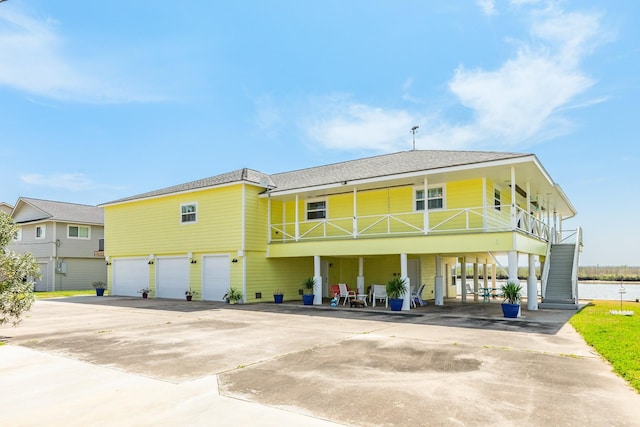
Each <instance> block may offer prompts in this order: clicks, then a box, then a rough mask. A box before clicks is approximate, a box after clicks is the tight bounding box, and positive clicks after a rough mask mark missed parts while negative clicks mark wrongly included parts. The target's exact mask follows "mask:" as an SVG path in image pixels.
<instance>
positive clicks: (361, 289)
mask: <svg viewBox="0 0 640 427" xmlns="http://www.w3.org/2000/svg"><path fill="white" fill-rule="evenodd" d="M356 287H357V288H358V294H360V295H364V258H362V257H360V258H358V277H357V278H356Z"/></svg>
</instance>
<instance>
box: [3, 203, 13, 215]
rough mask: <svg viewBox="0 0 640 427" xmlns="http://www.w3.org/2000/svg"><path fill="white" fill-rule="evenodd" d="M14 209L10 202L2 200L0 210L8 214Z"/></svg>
mask: <svg viewBox="0 0 640 427" xmlns="http://www.w3.org/2000/svg"><path fill="white" fill-rule="evenodd" d="M12 210H13V206H11V205H10V204H9V203H5V202H0V212H4V213H6V214H7V215H11V211H12Z"/></svg>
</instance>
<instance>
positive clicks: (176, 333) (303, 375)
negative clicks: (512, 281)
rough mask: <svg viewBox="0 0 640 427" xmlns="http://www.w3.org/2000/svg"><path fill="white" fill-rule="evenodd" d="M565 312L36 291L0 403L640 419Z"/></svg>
mask: <svg viewBox="0 0 640 427" xmlns="http://www.w3.org/2000/svg"><path fill="white" fill-rule="evenodd" d="M571 314H573V312H566V311H550V310H546V311H542V310H540V311H537V312H528V311H526V310H524V311H523V316H524V317H523V318H521V319H515V320H506V319H503V318H502V315H501V313H500V306H499V304H497V303H492V304H473V303H468V304H456V303H448V304H447V305H445V307H435V306H433V305H429V306H427V307H426V308H422V309H419V310H412V311H411V312H410V313H402V314H391V313H390V312H388V311H384V310H380V309H378V310H377V311H369V310H362V309H355V308H354V309H349V308H344V307H340V308H337V309H333V308H329V307H321V308H318V307H305V306H302V305H301V303H297V304H284V305H274V304H260V305H238V306H230V305H226V304H220V303H204V302H197V301H192V302H186V301H168V300H155V299H147V300H143V299H142V298H118V297H106V298H98V297H75V298H66V299H57V300H41V301H38V302H37V303H36V305H35V306H34V307H33V309H32V310H31V312H30V313H29V316H28V317H27V318H25V320H24V321H23V323H22V324H21V325H20V326H18V327H17V328H12V327H9V326H3V327H0V339H2V340H3V341H5V342H6V343H8V345H4V346H0V378H1V381H0V395H1V396H2V398H1V399H0V414H2V424H5V423H6V425H14V426H36V425H65V426H76V425H77V426H86V425H105V426H107V425H118V426H123V425H135V426H147V425H148V426H151V425H153V426H159V425H160V426H164V425H166V426H173V425H195V426H199V425H202V426H208V425H224V426H245V425H252V426H281V425H295V426H325V425H354V426H392V425H412V426H439V425H442V426H451V425H455V426H458V425H461V426H486V425H492V426H511V425H523V426H539V425H544V424H547V425H566V426H584V425H609V426H627V425H628V426H634V425H640V421H639V419H640V417H639V416H638V409H637V408H639V407H640V395H638V394H637V393H636V392H635V391H633V390H632V389H631V388H630V387H629V386H628V385H627V384H626V383H625V382H624V381H623V380H622V379H620V378H618V377H617V376H616V375H614V374H613V373H612V372H611V369H610V367H609V366H608V364H607V363H605V362H604V361H602V360H601V359H600V358H599V357H598V356H597V355H595V354H593V353H592V351H591V349H590V348H589V347H588V346H586V344H585V343H584V342H583V341H582V339H581V338H580V336H579V335H578V334H577V333H576V332H575V331H574V330H573V328H572V327H571V326H570V325H568V324H567V323H566V322H567V320H568V318H569V317H570V316H571Z"/></svg>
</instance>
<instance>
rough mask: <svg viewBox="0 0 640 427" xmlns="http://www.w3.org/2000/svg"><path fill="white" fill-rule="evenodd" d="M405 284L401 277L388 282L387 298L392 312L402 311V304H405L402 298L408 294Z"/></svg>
mask: <svg viewBox="0 0 640 427" xmlns="http://www.w3.org/2000/svg"><path fill="white" fill-rule="evenodd" d="M405 282H406V281H405V279H403V278H401V277H400V276H396V277H394V278H393V279H391V280H389V282H387V297H388V298H389V306H390V307H391V311H400V310H402V304H403V302H404V300H403V298H402V297H403V296H404V294H406V293H407V289H406V288H405Z"/></svg>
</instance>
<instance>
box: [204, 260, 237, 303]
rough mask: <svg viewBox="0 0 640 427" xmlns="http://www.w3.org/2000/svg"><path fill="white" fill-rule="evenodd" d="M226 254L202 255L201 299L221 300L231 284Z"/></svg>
mask: <svg viewBox="0 0 640 427" xmlns="http://www.w3.org/2000/svg"><path fill="white" fill-rule="evenodd" d="M229 265H230V264H229V256H228V255H206V256H203V257H202V299H203V300H208V301H222V297H223V296H224V294H226V293H227V291H228V290H229V286H230V285H231V273H230V271H229Z"/></svg>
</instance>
